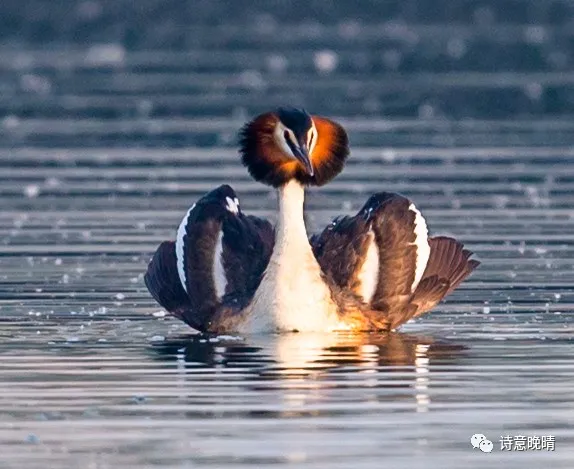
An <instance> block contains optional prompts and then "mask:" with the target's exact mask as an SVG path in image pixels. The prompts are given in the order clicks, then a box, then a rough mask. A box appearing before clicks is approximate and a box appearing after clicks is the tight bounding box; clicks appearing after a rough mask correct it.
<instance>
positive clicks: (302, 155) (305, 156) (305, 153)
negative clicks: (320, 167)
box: [293, 142, 315, 176]
mask: <svg viewBox="0 0 574 469" xmlns="http://www.w3.org/2000/svg"><path fill="white" fill-rule="evenodd" d="M293 150H294V151H293V154H294V155H295V158H297V159H298V160H299V161H300V162H301V164H302V165H303V167H304V168H305V171H307V174H308V175H309V176H313V175H314V174H315V171H314V170H313V164H312V163H311V158H310V156H309V149H308V148H307V143H305V142H299V146H298V147H295V148H294V149H293Z"/></svg>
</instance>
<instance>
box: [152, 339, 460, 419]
mask: <svg viewBox="0 0 574 469" xmlns="http://www.w3.org/2000/svg"><path fill="white" fill-rule="evenodd" d="M153 349H154V352H155V353H154V354H155V356H156V358H157V359H159V360H162V361H163V360H165V361H172V360H175V361H176V363H177V368H178V370H179V372H178V376H179V377H180V379H181V381H180V383H179V386H181V390H182V392H183V394H182V397H184V396H185V393H186V388H187V391H189V392H190V395H189V397H190V398H191V395H192V394H194V393H195V392H196V391H197V389H198V388H197V385H198V384H201V383H205V382H206V379H207V377H206V376H204V375H203V376H202V377H201V379H200V382H198V379H199V376H198V372H199V371H200V369H202V368H203V369H204V370H205V372H206V373H210V376H209V380H210V381H212V383H211V384H212V385H215V386H217V384H218V381H219V384H222V383H223V381H225V380H229V379H230V378H231V375H233V376H234V377H233V381H234V384H236V385H237V386H238V387H240V388H241V389H240V390H239V391H238V392H239V393H240V394H239V395H241V396H243V398H244V399H249V391H252V392H253V398H254V399H261V393H266V392H269V393H273V401H274V402H276V399H275V398H276V397H279V398H280V401H281V402H280V404H281V405H280V410H277V406H276V405H274V406H271V407H273V409H270V410H262V411H253V410H252V411H249V412H248V414H249V415H252V416H253V415H255V414H257V415H258V416H273V415H276V416H280V417H292V416H303V415H322V414H324V413H325V412H327V408H328V409H329V410H328V413H331V414H332V413H333V412H334V409H333V403H334V402H336V403H340V404H341V407H340V408H341V409H344V407H345V406H346V405H348V403H350V402H352V403H353V405H355V406H356V405H357V404H358V403H357V400H359V401H360V405H364V406H366V407H365V409H368V408H369V406H372V404H373V403H381V402H394V403H396V402H397V401H400V402H403V403H405V402H406V403H408V408H410V409H411V410H412V405H413V404H414V410H415V411H417V412H425V411H427V410H428V409H429V406H430V405H431V398H430V394H429V387H430V385H431V379H432V373H431V372H430V367H431V366H432V365H441V370H444V369H445V368H444V367H445V366H446V367H448V366H449V365H455V364H456V363H457V362H458V361H459V359H461V358H462V357H463V356H464V351H465V347H464V346H461V345H457V344H453V343H449V342H446V341H441V340H436V339H434V338H432V337H430V336H422V335H410V334H404V333H390V334H311V333H309V334H307V333H299V334H280V335H275V336H269V335H266V336H252V337H249V338H247V339H240V338H231V340H230V339H229V338H225V337H219V338H218V337H212V338H208V337H203V336H202V337H195V338H193V339H192V340H189V339H182V340H174V341H170V342H167V343H164V344H162V345H157V346H154V348H153ZM217 370H221V374H219V373H218V372H217ZM223 384H225V383H223ZM192 389H193V391H192ZM225 389H227V390H230V388H229V387H226V388H225ZM350 389H353V392H351V393H349V390H350ZM214 397H215V396H214ZM192 400H193V399H192ZM217 402H218V403H219V404H222V403H225V402H229V400H228V399H227V398H226V399H225V400H222V401H219V400H218V401H217ZM324 404H329V405H328V406H324ZM335 407H337V406H335ZM355 410H356V409H355ZM341 411H343V410H341Z"/></svg>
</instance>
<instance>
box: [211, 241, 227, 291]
mask: <svg viewBox="0 0 574 469" xmlns="http://www.w3.org/2000/svg"><path fill="white" fill-rule="evenodd" d="M213 283H214V284H215V294H216V295H217V297H218V298H219V299H221V297H222V296H223V295H225V287H226V286H227V279H226V278H225V269H224V268H223V230H222V231H220V232H219V234H218V236H217V243H215V253H214V257H213Z"/></svg>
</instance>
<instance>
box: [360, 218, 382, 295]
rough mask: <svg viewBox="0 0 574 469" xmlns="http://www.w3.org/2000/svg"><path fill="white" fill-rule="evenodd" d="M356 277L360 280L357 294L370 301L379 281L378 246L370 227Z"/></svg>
mask: <svg viewBox="0 0 574 469" xmlns="http://www.w3.org/2000/svg"><path fill="white" fill-rule="evenodd" d="M357 278H358V280H359V282H360V286H359V291H358V293H359V295H361V296H362V297H363V301H365V302H366V303H370V302H371V301H372V299H373V295H374V294H375V291H376V289H377V284H378V283H379V247H378V246H377V243H376V242H375V233H374V232H373V230H372V229H371V230H370V231H369V247H368V248H367V254H366V255H365V260H364V261H363V265H362V266H361V269H360V270H359V273H358V275H357Z"/></svg>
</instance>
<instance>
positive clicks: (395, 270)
mask: <svg viewBox="0 0 574 469" xmlns="http://www.w3.org/2000/svg"><path fill="white" fill-rule="evenodd" d="M410 206H411V202H410V201H409V200H408V199H406V198H405V197H403V196H401V195H398V194H393V193H386V192H382V193H379V194H375V195H373V196H372V197H371V198H370V199H369V200H368V201H367V203H366V204H365V205H364V207H363V208H362V209H361V210H360V211H359V213H358V214H357V215H356V216H354V217H344V218H339V219H336V220H335V221H334V222H333V223H331V224H330V225H329V226H328V227H327V228H325V230H323V232H322V233H320V234H319V235H315V236H313V237H312V238H311V244H312V246H313V252H314V254H315V256H316V258H317V260H318V262H319V265H320V266H321V269H322V271H323V273H324V274H325V278H326V281H327V282H329V281H331V282H332V283H333V285H332V286H331V290H332V291H333V297H334V299H335V301H336V302H337V304H338V305H339V307H340V308H341V315H342V319H343V320H344V321H350V322H351V323H354V324H360V325H361V327H371V328H373V329H378V328H381V327H383V326H384V325H385V324H386V325H387V327H388V328H392V329H394V328H396V327H398V326H400V325H401V324H403V323H405V322H406V321H408V320H409V319H411V318H413V317H415V316H419V315H421V314H423V313H425V312H427V311H429V310H430V309H432V308H433V307H434V306H436V305H437V304H438V303H439V302H440V300H442V299H443V298H444V297H445V296H446V295H448V294H449V293H450V292H452V291H453V290H454V289H455V288H456V287H457V286H458V285H459V284H460V282H462V281H463V280H464V279H465V278H466V277H467V276H468V275H469V274H470V273H471V272H472V271H473V270H474V269H475V268H476V267H477V266H478V265H479V262H478V261H475V260H471V259H470V257H471V255H472V253H471V252H470V251H468V250H465V249H464V248H463V245H462V244H461V243H460V242H458V241H456V240H455V239H452V238H447V237H436V238H430V239H429V240H428V241H429V245H430V255H429V259H428V262H427V265H426V267H425V271H424V273H423V276H422V278H421V281H420V282H419V284H418V285H417V286H416V289H415V291H414V292H412V291H411V288H412V286H413V283H414V280H415V273H416V262H417V248H416V246H415V244H414V242H415V240H416V233H415V221H416V213H415V212H413V211H412V210H411V209H410ZM371 230H372V232H374V234H375V243H376V245H377V247H378V252H379V271H378V280H377V286H376V290H375V293H374V295H373V298H372V300H371V301H370V302H367V304H366V303H365V302H364V301H362V298H361V296H360V295H358V291H359V287H360V284H359V283H358V280H357V274H358V271H359V270H360V269H361V267H362V265H363V261H364V258H365V256H366V253H367V250H368V247H369V232H370V231H371ZM353 302H355V303H353ZM361 315H362V322H361V321H360V320H359V319H358V317H360V316H361Z"/></svg>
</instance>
